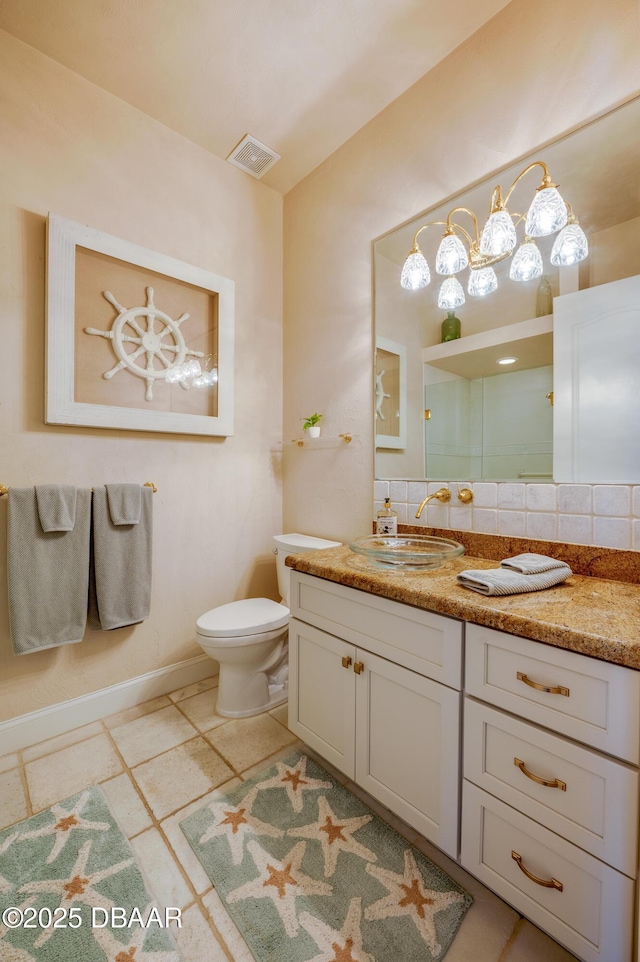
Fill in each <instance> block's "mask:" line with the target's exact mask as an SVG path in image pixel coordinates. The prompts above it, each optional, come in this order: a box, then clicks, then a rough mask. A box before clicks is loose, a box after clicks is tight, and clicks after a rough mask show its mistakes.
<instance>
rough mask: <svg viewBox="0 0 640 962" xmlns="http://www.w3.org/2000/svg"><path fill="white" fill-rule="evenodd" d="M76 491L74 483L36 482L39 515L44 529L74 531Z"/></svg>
mask: <svg viewBox="0 0 640 962" xmlns="http://www.w3.org/2000/svg"><path fill="white" fill-rule="evenodd" d="M76 493H77V488H75V487H74V486H73V485H72V484H36V501H37V503H38V516H39V518H40V525H41V527H42V530H43V531H73V526H74V524H75V523H76Z"/></svg>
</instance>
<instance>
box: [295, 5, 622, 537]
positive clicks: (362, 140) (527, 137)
mask: <svg viewBox="0 0 640 962" xmlns="http://www.w3.org/2000/svg"><path fill="white" fill-rule="evenodd" d="M639 40H640V31H639V8H638V4H637V2H636V0H611V2H610V3H607V4H606V9H605V7H603V4H602V3H601V2H600V0H563V2H561V3H558V2H557V0H541V2H539V3H536V4H532V3H529V2H528V0H513V2H512V3H510V4H509V6H507V7H506V8H505V9H504V10H502V11H501V13H499V14H498V15H497V16H496V17H495V18H494V19H493V20H492V21H491V22H490V23H489V24H487V25H486V26H485V27H483V28H482V29H481V30H480V31H478V32H477V33H476V34H475V35H474V36H473V37H471V38H470V39H469V40H468V41H467V42H466V43H465V44H463V45H462V46H461V47H459V48H458V49H457V50H456V51H454V53H452V54H451V55H450V56H449V57H448V58H447V59H446V60H444V61H443V62H442V63H441V64H440V65H438V66H437V67H436V68H435V69H434V70H432V71H431V72H430V73H429V74H427V75H425V76H424V77H423V78H422V79H421V80H420V81H419V82H418V83H417V84H415V85H414V86H413V87H412V88H411V89H410V90H409V91H407V92H406V93H405V94H404V95H403V96H401V97H399V98H398V99H397V100H396V101H394V102H393V103H392V104H391V105H390V106H389V107H388V108H387V109H386V110H384V111H382V112H381V113H380V114H378V116H377V117H375V118H374V119H373V120H372V121H371V122H370V123H369V124H367V125H366V126H365V127H363V128H362V129H361V130H360V131H359V132H358V133H357V134H356V135H355V136H354V137H352V138H351V139H350V140H349V141H348V142H347V143H346V144H345V145H344V146H343V147H342V148H340V150H338V151H336V153H335V154H333V155H332V156H331V157H330V158H329V159H328V160H327V161H326V162H325V163H324V164H322V165H321V166H320V167H318V168H317V169H316V170H315V171H314V172H313V173H312V174H310V175H309V177H307V178H306V179H305V180H304V181H302V182H301V183H300V184H299V185H298V186H297V187H296V188H295V189H294V190H292V191H290V192H289V193H288V194H287V195H286V198H285V274H284V289H285V355H284V357H285V395H284V397H285V416H284V417H285V423H284V427H285V437H293V436H294V435H293V434H289V433H288V432H290V431H295V428H294V425H295V423H296V418H297V417H299V416H300V415H302V414H304V413H306V410H307V409H309V410H319V411H323V412H324V413H325V415H326V417H325V422H324V423H325V425H326V429H327V430H329V429H331V433H339V432H340V431H343V430H345V429H349V430H351V431H353V432H354V434H355V435H358V436H359V438H360V440H359V442H358V444H357V445H356V446H353V447H352V449H351V450H348V449H347V450H338V451H337V452H336V451H334V450H333V449H329V450H328V451H326V452H325V451H317V452H314V453H311V452H310V453H308V454H305V455H303V456H302V457H300V456H296V455H297V454H299V452H293V451H292V450H291V449H287V448H285V466H286V472H285V488H284V494H285V497H284V510H285V526H286V527H287V529H289V530H290V529H295V528H302V530H309V531H313V533H315V534H322V535H325V536H327V537H334V538H339V539H342V540H346V539H347V538H349V537H352V536H356V535H359V534H362V533H363V532H365V531H368V530H370V524H371V517H372V478H373V452H372V410H373V384H372V376H371V370H372V331H371V241H372V239H373V238H375V237H379V236H380V235H381V234H383V233H385V232H386V231H389V230H390V229H392V228H393V227H395V226H396V225H398V224H400V223H402V222H403V221H405V220H408V219H410V218H412V217H414V216H415V215H416V214H417V213H419V212H420V211H421V210H425V209H427V208H429V207H432V206H435V205H436V204H437V203H438V202H440V201H441V200H443V199H444V198H446V197H448V196H450V195H452V194H454V193H457V192H459V191H460V190H461V189H462V188H464V187H465V186H466V185H468V184H470V183H472V182H474V181H477V180H480V179H482V178H484V177H486V176H488V175H489V174H490V173H491V172H492V171H493V170H495V169H497V168H499V167H502V166H503V165H505V164H507V163H508V162H510V161H512V160H515V159H516V158H517V157H519V156H521V155H524V154H527V153H529V152H530V151H532V150H533V149H535V148H536V146H538V145H539V144H542V143H544V142H546V141H548V140H549V139H551V138H553V137H555V136H558V135H559V134H561V133H563V132H565V131H567V130H569V129H570V128H572V127H574V126H577V125H579V124H580V123H581V122H584V121H585V120H587V119H590V118H592V117H594V116H595V115H597V114H598V113H600V112H602V111H603V110H605V109H607V108H608V107H610V106H612V105H614V104H615V103H617V102H619V101H621V100H623V99H625V98H627V97H629V96H630V95H632V94H634V93H635V92H637V90H638V89H639V88H640V59H639V58H638V49H639V48H638V43H639ZM302 451H304V449H302Z"/></svg>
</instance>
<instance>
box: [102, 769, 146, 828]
mask: <svg viewBox="0 0 640 962" xmlns="http://www.w3.org/2000/svg"><path fill="white" fill-rule="evenodd" d="M102 790H103V791H104V793H105V795H106V796H107V799H108V801H109V804H110V806H111V811H112V812H113V814H114V815H115V817H116V821H117V822H118V825H119V826H120V828H121V829H122V831H123V832H124V833H125V835H126V836H127V838H132V836H134V835H137V834H138V833H139V832H142V831H143V829H145V828H149V826H150V825H151V824H152V821H151V816H150V815H149V812H148V811H147V809H146V808H145V805H144V802H143V801H142V799H141V798H140V796H139V795H138V793H137V791H136V789H135V786H134V784H133V782H132V781H131V779H130V778H129V776H128V775H127V773H126V772H124V773H123V774H122V775H118V776H117V778H112V779H110V780H109V781H108V782H103V784H102Z"/></svg>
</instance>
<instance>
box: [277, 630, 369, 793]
mask: <svg viewBox="0 0 640 962" xmlns="http://www.w3.org/2000/svg"><path fill="white" fill-rule="evenodd" d="M354 661H355V648H354V646H353V645H350V644H348V643H347V642H346V641H342V640H341V639H340V638H335V637H334V636H333V635H329V634H327V633H326V632H324V631H319V630H318V629H317V628H312V627H311V626H310V625H305V624H303V622H301V621H298V620H297V619H295V618H292V619H291V620H290V622H289V728H290V729H291V731H292V732H295V734H296V735H298V736H299V737H300V738H301V739H302V740H303V741H304V742H306V744H307V745H309V747H310V748H313V749H315V750H316V751H317V752H318V754H320V755H322V757H323V758H326V760H327V761H328V762H331V764H332V765H335V767H336V768H337V769H339V770H340V771H341V772H344V773H345V775H348V776H349V777H350V778H353V776H354V768H355V766H354V754H355V753H354V745H355V681H356V675H355V673H354V671H353V664H354Z"/></svg>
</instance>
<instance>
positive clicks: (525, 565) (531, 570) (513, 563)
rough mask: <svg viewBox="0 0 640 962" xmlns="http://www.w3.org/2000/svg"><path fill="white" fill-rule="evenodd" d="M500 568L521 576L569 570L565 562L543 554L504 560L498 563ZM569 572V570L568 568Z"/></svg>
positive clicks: (528, 554)
mask: <svg viewBox="0 0 640 962" xmlns="http://www.w3.org/2000/svg"><path fill="white" fill-rule="evenodd" d="M500 567H501V568H513V570H514V571H520V572H522V574H523V575H539V574H542V572H543V571H551V570H552V569H553V568H569V565H568V564H567V563H566V561H558V559H557V558H549V557H547V555H544V554H530V553H525V554H517V555H514V556H513V558H505V559H504V561H501V562H500ZM569 571H571V569H570V568H569Z"/></svg>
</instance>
